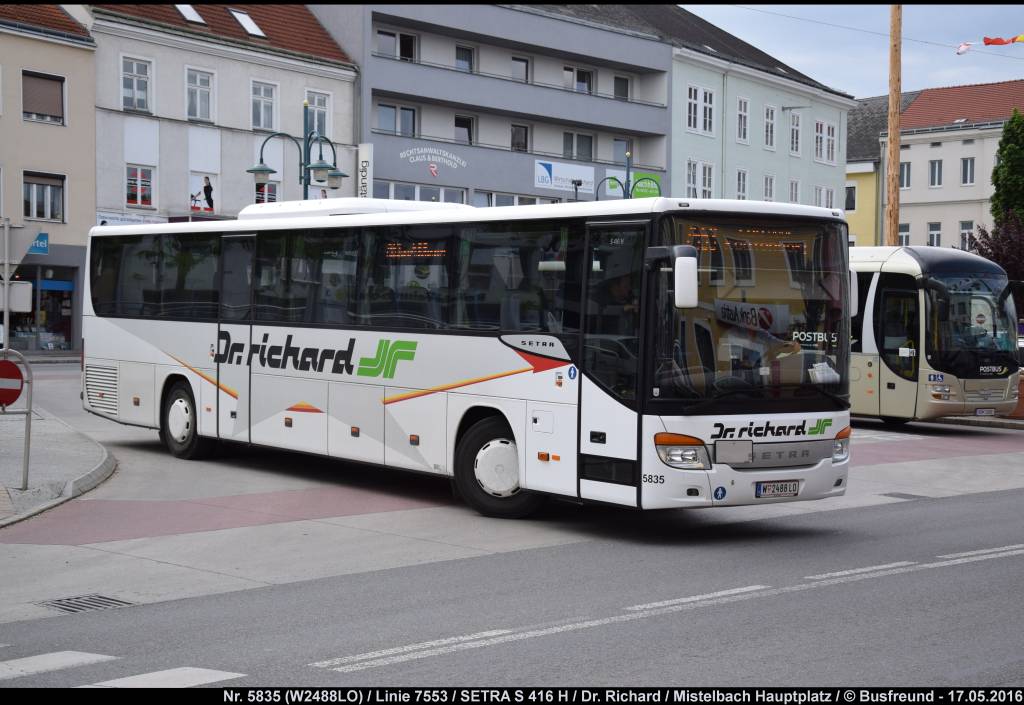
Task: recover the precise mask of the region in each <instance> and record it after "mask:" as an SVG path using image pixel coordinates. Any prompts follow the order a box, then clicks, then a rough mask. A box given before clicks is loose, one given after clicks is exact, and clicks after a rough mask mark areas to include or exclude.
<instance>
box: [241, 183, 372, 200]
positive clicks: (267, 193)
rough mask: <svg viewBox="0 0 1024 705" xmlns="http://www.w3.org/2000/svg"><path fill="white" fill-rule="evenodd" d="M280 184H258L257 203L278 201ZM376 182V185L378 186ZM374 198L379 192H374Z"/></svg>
mask: <svg viewBox="0 0 1024 705" xmlns="http://www.w3.org/2000/svg"><path fill="white" fill-rule="evenodd" d="M279 184H280V182H279V181H268V182H267V183H265V184H256V201H255V202H256V203H276V202H277V187H278V185H279ZM376 185H377V184H376V182H375V183H374V186H375V187H376ZM373 195H374V198H376V196H377V194H376V193H374V194H373Z"/></svg>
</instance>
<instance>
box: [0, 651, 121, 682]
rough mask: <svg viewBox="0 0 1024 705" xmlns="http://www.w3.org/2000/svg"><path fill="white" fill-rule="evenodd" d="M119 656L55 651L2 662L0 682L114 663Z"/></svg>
mask: <svg viewBox="0 0 1024 705" xmlns="http://www.w3.org/2000/svg"><path fill="white" fill-rule="evenodd" d="M117 658H118V657H117V656H105V655H104V654H89V653H85V652H84V651H55V652H53V653H50V654H40V655H38V656H29V657H27V658H19V659H14V660H13V661H0V680H6V679H8V678H21V677H22V676H31V675H34V674H36V673H46V672H47V671H59V670H61V669H63V668H74V667H75V666H85V665H87V664H90V663H100V662H101V661H113V660H115V659H117Z"/></svg>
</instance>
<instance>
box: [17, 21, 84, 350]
mask: <svg viewBox="0 0 1024 705" xmlns="http://www.w3.org/2000/svg"><path fill="white" fill-rule="evenodd" d="M95 55H96V45H95V43H94V41H93V38H92V37H91V36H90V34H89V31H88V30H87V29H86V27H84V26H83V25H82V24H81V23H80V22H77V21H76V20H75V19H74V18H73V17H71V16H70V15H69V14H68V13H67V12H65V11H64V10H62V9H61V6H60V5H0V135H2V137H0V217H7V218H10V220H11V224H12V226H13V227H14V228H16V229H18V230H17V232H19V233H20V234H26V235H28V239H31V240H32V242H33V245H32V247H31V248H30V251H29V253H28V254H27V255H25V256H24V257H23V258H22V254H23V253H21V252H12V253H11V255H12V258H13V259H14V260H18V259H21V262H20V264H19V266H18V268H17V271H16V272H15V274H14V278H17V279H20V280H23V281H30V282H32V284H33V299H32V311H31V312H29V313H15V314H12V316H11V331H10V341H11V347H13V348H17V349H19V350H39V349H50V350H53V349H57V350H63V349H72V348H73V347H74V346H75V343H76V341H78V340H80V339H81V330H80V326H79V322H80V321H81V298H80V296H81V291H82V283H83V272H84V263H85V250H84V248H83V247H81V245H82V243H83V242H84V236H83V233H85V232H88V230H89V227H90V226H91V225H92V222H93V219H92V218H93V213H94V207H95V203H96V191H95V186H94V175H95V170H96V126H95V111H94V108H93V92H94V90H95V85H96V80H95ZM19 240H21V238H19Z"/></svg>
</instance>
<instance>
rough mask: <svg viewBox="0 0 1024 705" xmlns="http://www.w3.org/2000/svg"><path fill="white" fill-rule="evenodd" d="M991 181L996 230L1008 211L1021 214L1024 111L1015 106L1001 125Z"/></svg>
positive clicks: (1023, 202) (993, 216)
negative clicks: (993, 190) (1001, 132)
mask: <svg viewBox="0 0 1024 705" xmlns="http://www.w3.org/2000/svg"><path fill="white" fill-rule="evenodd" d="M992 185H993V186H994V187H995V193H993V194H992V219H993V222H994V223H995V226H996V227H995V228H994V230H998V229H999V226H1000V225H1002V224H1003V222H1004V220H1005V219H1006V217H1007V215H1008V214H1009V213H1010V212H1011V211H1016V212H1017V213H1018V214H1020V215H1022V216H1024V115H1021V114H1020V111H1019V110H1017V108H1014V109H1013V115H1012V116H1011V117H1010V119H1009V120H1008V121H1007V122H1006V124H1005V125H1003V136H1002V137H1001V138H1000V139H999V149H998V151H997V152H996V168H995V169H993V170H992Z"/></svg>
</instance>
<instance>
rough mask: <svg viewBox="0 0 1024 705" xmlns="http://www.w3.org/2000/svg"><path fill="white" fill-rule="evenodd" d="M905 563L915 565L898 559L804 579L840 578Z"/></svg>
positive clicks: (899, 565)
mask: <svg viewBox="0 0 1024 705" xmlns="http://www.w3.org/2000/svg"><path fill="white" fill-rule="evenodd" d="M907 565H915V561H900V562H899V563H886V564H885V565H873V566H868V567H867V568H854V569H852V570H839V571H836V572H835V573H822V574H821V575H807V576H804V580H825V579H827V578H841V577H843V576H844V575H856V574H857V573H871V572H874V571H876V570H887V569H889V568H902V567H903V566H907Z"/></svg>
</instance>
